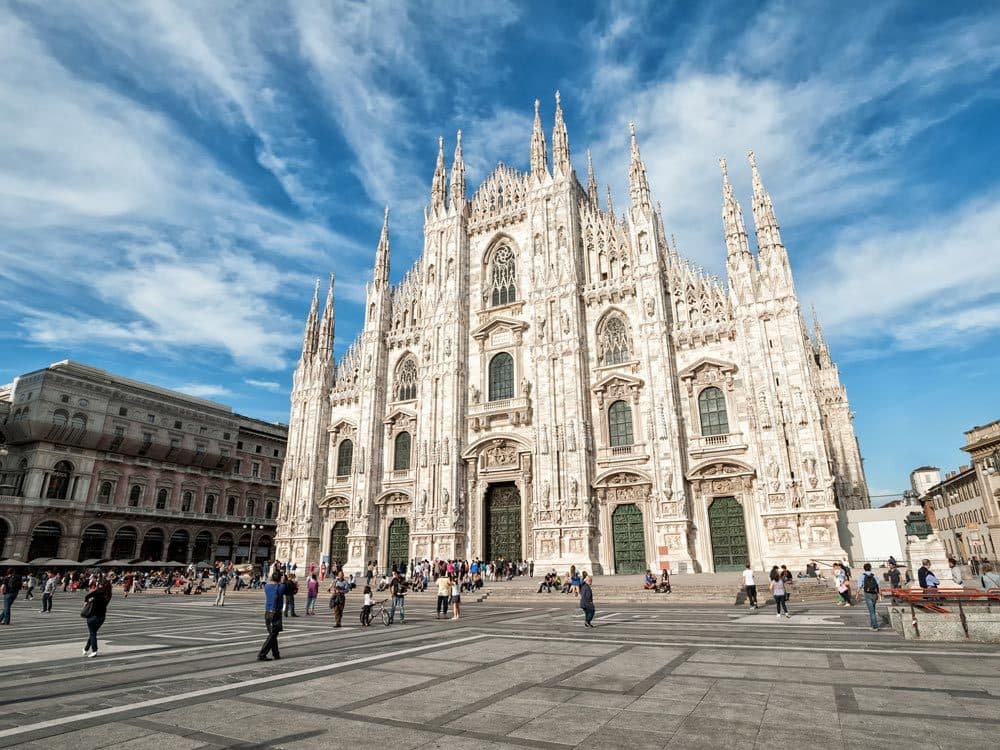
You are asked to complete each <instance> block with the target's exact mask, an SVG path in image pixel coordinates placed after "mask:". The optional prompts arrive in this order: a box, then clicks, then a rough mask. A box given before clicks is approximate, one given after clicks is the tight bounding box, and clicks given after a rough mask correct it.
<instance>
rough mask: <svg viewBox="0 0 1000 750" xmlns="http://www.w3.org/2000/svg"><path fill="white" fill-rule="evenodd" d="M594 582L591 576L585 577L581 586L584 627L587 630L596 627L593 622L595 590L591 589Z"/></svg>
mask: <svg viewBox="0 0 1000 750" xmlns="http://www.w3.org/2000/svg"><path fill="white" fill-rule="evenodd" d="M593 582H594V579H593V578H592V577H591V576H584V579H583V583H581V584H580V609H582V610H583V625H584V627H587V628H592V627H595V626H594V624H593V623H592V622H591V620H593V619H594V590H593V589H592V588H591V584H593Z"/></svg>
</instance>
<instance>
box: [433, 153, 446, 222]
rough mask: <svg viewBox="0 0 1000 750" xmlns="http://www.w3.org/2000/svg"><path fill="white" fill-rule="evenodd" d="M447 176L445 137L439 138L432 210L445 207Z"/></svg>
mask: <svg viewBox="0 0 1000 750" xmlns="http://www.w3.org/2000/svg"><path fill="white" fill-rule="evenodd" d="M446 190H447V178H446V177H445V173H444V138H441V137H439V138H438V158H437V165H435V167H434V180H433V181H432V182H431V210H437V209H444V206H445V191H446Z"/></svg>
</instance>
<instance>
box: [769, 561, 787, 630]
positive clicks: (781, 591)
mask: <svg viewBox="0 0 1000 750" xmlns="http://www.w3.org/2000/svg"><path fill="white" fill-rule="evenodd" d="M771 595H772V596H773V597H774V606H775V607H776V608H777V610H778V612H777V614H776V615H775V617H781V613H782V610H784V613H785V617H786V618H789V617H791V615H790V614H788V603H787V601H786V599H787V596H788V595H787V594H786V593H785V579H784V578H782V577H781V573H780V572H779V571H778V566H777V565H775V566H774V568H772V569H771Z"/></svg>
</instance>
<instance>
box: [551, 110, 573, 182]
mask: <svg viewBox="0 0 1000 750" xmlns="http://www.w3.org/2000/svg"><path fill="white" fill-rule="evenodd" d="M552 171H553V172H554V173H555V174H557V175H562V176H563V177H568V176H569V173H570V172H571V171H572V167H571V166H570V163H569V133H568V132H567V130H566V122H565V121H564V120H563V111H562V101H561V100H560V98H559V92H558V91H557V92H556V121H555V124H554V125H553V126H552Z"/></svg>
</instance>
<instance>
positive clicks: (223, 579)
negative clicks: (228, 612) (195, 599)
mask: <svg viewBox="0 0 1000 750" xmlns="http://www.w3.org/2000/svg"><path fill="white" fill-rule="evenodd" d="M228 586H229V574H228V573H227V572H226V571H224V570H221V571H219V578H218V580H216V582H215V589H216V594H215V604H213V605H212V606H213V607H225V606H226V588H227V587H228Z"/></svg>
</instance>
